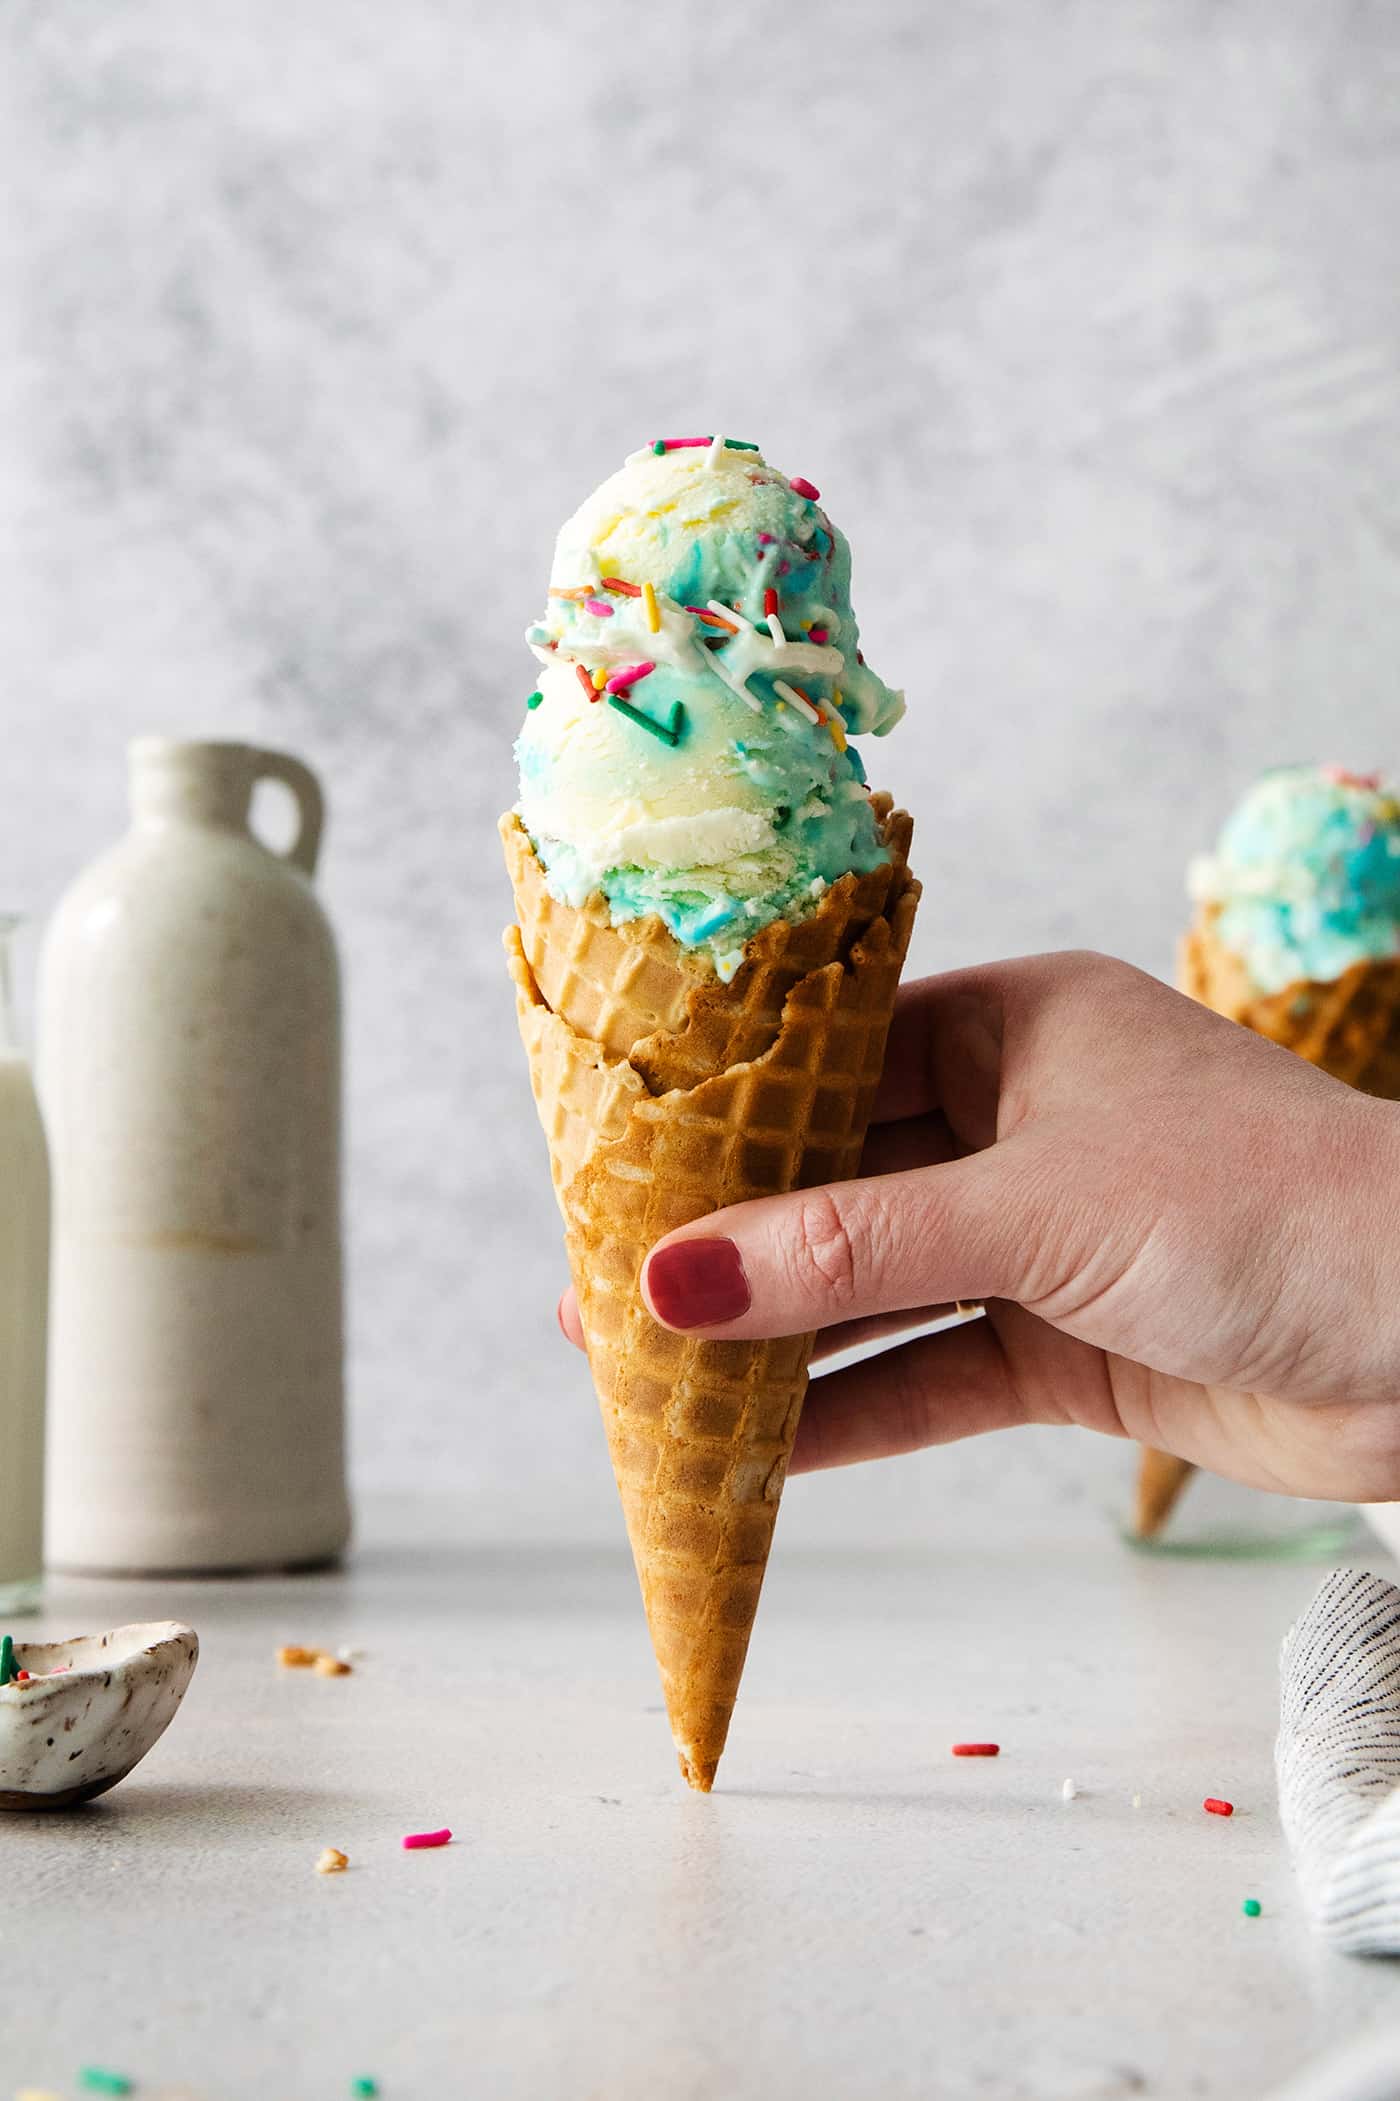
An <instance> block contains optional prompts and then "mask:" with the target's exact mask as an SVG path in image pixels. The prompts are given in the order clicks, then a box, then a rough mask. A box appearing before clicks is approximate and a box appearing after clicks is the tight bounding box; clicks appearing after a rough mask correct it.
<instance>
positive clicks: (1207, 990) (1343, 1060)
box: [1178, 905, 1400, 1101]
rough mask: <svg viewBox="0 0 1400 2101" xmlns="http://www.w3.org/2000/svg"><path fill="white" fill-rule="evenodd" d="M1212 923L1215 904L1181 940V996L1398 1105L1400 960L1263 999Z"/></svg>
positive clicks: (1359, 967)
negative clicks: (1227, 1017) (1182, 994)
mask: <svg viewBox="0 0 1400 2101" xmlns="http://www.w3.org/2000/svg"><path fill="white" fill-rule="evenodd" d="M1218 918H1219V907H1218V906H1217V905H1205V906H1203V907H1202V909H1201V912H1200V914H1199V916H1198V917H1197V920H1196V923H1195V925H1194V926H1192V927H1191V928H1190V930H1189V931H1188V932H1187V934H1186V935H1185V937H1184V938H1183V940H1182V944H1181V955H1180V969H1179V975H1178V982H1179V983H1180V986H1181V989H1182V991H1183V992H1189V993H1190V995H1191V997H1192V998H1193V999H1198V1000H1200V1001H1201V1003H1202V1005H1204V1006H1207V1007H1213V1008H1214V1009H1215V1012H1216V1013H1217V1014H1225V1015H1228V1016H1229V1018H1230V1020H1231V1021H1240V1022H1243V1023H1244V1026H1245V1027H1246V1028H1247V1029H1253V1030H1254V1032H1255V1033H1256V1035H1259V1036H1267V1037H1268V1038H1269V1040H1270V1042H1271V1043H1281V1044H1282V1045H1283V1047H1284V1049H1285V1050H1291V1051H1296V1052H1297V1054H1298V1056H1299V1057H1300V1058H1306V1059H1307V1061H1308V1063H1309V1064H1310V1065H1318V1066H1321V1068H1322V1070H1323V1071H1324V1072H1330V1073H1331V1074H1332V1075H1333V1077H1334V1078H1335V1079H1338V1080H1345V1081H1346V1082H1347V1085H1348V1086H1350V1087H1359V1088H1360V1089H1361V1090H1362V1092H1363V1093H1365V1094H1380V1095H1384V1096H1385V1097H1386V1099H1387V1100H1389V1101H1400V958H1394V957H1387V958H1385V959H1383V960H1379V961H1377V962H1374V963H1353V964H1352V966H1351V968H1350V970H1345V971H1343V973H1342V975H1341V976H1340V977H1339V978H1336V979H1334V980H1332V981H1330V982H1328V981H1325V980H1321V979H1317V978H1299V979H1298V981H1297V982H1296V984H1292V985H1286V986H1285V987H1284V989H1283V991H1282V992H1267V993H1263V992H1259V991H1257V990H1256V989H1255V987H1254V986H1253V984H1252V983H1251V982H1250V978H1249V974H1248V971H1247V970H1246V968H1245V966H1244V963H1243V961H1242V960H1241V958H1240V957H1239V956H1237V955H1235V954H1234V953H1233V952H1232V951H1231V950H1230V949H1227V948H1226V947H1224V946H1223V944H1222V943H1221V940H1220V937H1219V932H1218V930H1217V924H1216V922H1217V920H1218Z"/></svg>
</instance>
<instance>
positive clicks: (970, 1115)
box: [872, 970, 1002, 1146]
mask: <svg viewBox="0 0 1400 2101" xmlns="http://www.w3.org/2000/svg"><path fill="white" fill-rule="evenodd" d="M1001 1030H1002V1011H1001V1000H1000V997H999V996H998V994H997V992H996V990H995V988H994V987H993V985H992V984H991V983H990V982H989V979H988V976H987V973H986V972H984V971H976V970H955V971H949V972H947V973H946V974H945V975H944V976H942V977H934V978H919V979H916V980H915V982H914V983H913V984H912V985H903V986H901V987H900V990H899V994H898V996H897V998H896V1000H895V1007H894V1017H893V1019H892V1020H891V1022H890V1033H889V1040H888V1042H887V1044H886V1046H885V1067H884V1071H883V1073H882V1074H881V1077H880V1087H879V1092H878V1093H877V1095H876V1097H875V1108H874V1112H873V1118H872V1120H873V1121H874V1122H875V1123H899V1122H902V1121H903V1120H904V1119H905V1118H907V1117H911V1116H926V1115H928V1114H929V1113H930V1112H932V1111H935V1110H941V1111H943V1113H944V1114H945V1115H946V1116H947V1117H948V1120H949V1122H950V1123H951V1124H952V1126H953V1129H954V1130H955V1131H956V1132H957V1134H958V1136H959V1137H960V1138H963V1139H965V1140H966V1141H967V1142H968V1143H970V1144H973V1145H979V1146H980V1145H989V1144H990V1143H991V1141H992V1139H993V1138H994V1137H995V1136H996V1104H997V1094H998V1089H999V1086H1000V1080H1001Z"/></svg>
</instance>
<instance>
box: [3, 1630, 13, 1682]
mask: <svg viewBox="0 0 1400 2101" xmlns="http://www.w3.org/2000/svg"><path fill="white" fill-rule="evenodd" d="M14 1675H15V1645H14V1642H13V1640H12V1639H11V1637H10V1636H9V1635H8V1634H6V1635H5V1636H4V1637H3V1638H0V1685H8V1684H9V1682H10V1680H11V1679H12V1678H13V1677H14Z"/></svg>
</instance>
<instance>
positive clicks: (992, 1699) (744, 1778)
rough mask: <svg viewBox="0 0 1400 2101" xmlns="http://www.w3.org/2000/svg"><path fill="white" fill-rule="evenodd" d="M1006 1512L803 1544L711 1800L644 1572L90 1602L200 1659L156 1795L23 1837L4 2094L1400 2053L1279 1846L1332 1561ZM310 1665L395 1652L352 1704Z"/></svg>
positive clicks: (674, 2098) (1372, 1975)
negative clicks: (111, 2073) (1322, 1938)
mask: <svg viewBox="0 0 1400 2101" xmlns="http://www.w3.org/2000/svg"><path fill="white" fill-rule="evenodd" d="M978 1523H979V1524H980V1525H981V1526H982V1528H983V1531H984V1537H983V1538H982V1540H981V1542H980V1544H979V1543H976V1541H977V1526H976V1525H972V1524H969V1527H968V1532H967V1538H966V1540H965V1541H964V1542H963V1543H961V1544H958V1545H955V1546H945V1547H944V1548H942V1549H939V1548H938V1547H936V1546H931V1547H930V1550H929V1552H928V1554H927V1555H926V1556H924V1557H921V1558H919V1559H917V1560H913V1559H910V1558H908V1557H902V1558H899V1559H895V1558H887V1559H882V1558H879V1557H866V1558H852V1557H839V1558H838V1557H832V1558H830V1559H825V1560H817V1559H814V1558H813V1557H812V1556H811V1555H810V1554H808V1553H802V1552H793V1553H790V1554H784V1552H783V1539H782V1527H781V1524H780V1526H779V1531H778V1542H777V1547H776V1549H775V1554H774V1559H773V1563H772V1566H771V1568H770V1573H769V1580H768V1586H767V1590H766V1593H765V1597H764V1601H763V1606H762V1610H761V1613H760V1618H759V1626H758V1631H757V1633H756V1635H755V1639H754V1643H753V1648H752V1652H751V1655H750V1661H749V1668H748V1675H747V1679H746V1683H745V1687H744V1692H743V1696H742V1699H741V1702H740V1707H739V1710H738V1715H737V1718H736V1721H735V1725H734V1729H733V1734H732V1737H731V1742H730V1749H729V1751H728V1754H727V1756H726V1759H725V1762H724V1765H723V1767H722V1769H721V1774H720V1783H719V1787H718V1789H717V1791H716V1793H715V1794H714V1795H713V1796H711V1797H710V1798H708V1799H703V1798H700V1797H697V1796H692V1795H690V1794H688V1793H687V1792H686V1790H685V1789H684V1787H683V1786H682V1785H681V1783H680V1780H679V1778H678V1776H677V1773H676V1770H675V1764H674V1759H673V1756H672V1753H671V1749H670V1743H669V1738H668V1735H667V1731H666V1727H665V1723H664V1720H663V1719H662V1716H661V1714H660V1711H659V1695H658V1692H657V1689H656V1684H655V1678H654V1673H653V1666H652V1662H651V1656H650V1650H649V1647H648V1644H647V1640H646V1635H645V1632H644V1629H643V1624H642V1619H641V1611H640V1606H639V1604H638V1601H637V1597H636V1593H635V1588H634V1581H633V1577H632V1573H631V1569H630V1565H629V1564H628V1563H627V1562H626V1561H625V1559H624V1558H623V1556H622V1555H621V1554H619V1555H617V1556H616V1557H610V1556H606V1555H597V1554H594V1555H583V1554H573V1555H570V1554H566V1553H555V1554H551V1553H550V1552H548V1551H547V1550H541V1551H540V1552H537V1553H525V1552H524V1551H521V1552H519V1553H515V1554H502V1553H499V1552H489V1553H488V1552H483V1551H473V1549H472V1547H471V1545H470V1544H469V1543H467V1542H462V1541H459V1540H458V1539H457V1538H456V1536H455V1532H456V1528H455V1526H454V1523H453V1514H452V1511H451V1509H450V1507H448V1506H446V1505H434V1504H432V1503H428V1504H425V1505H422V1506H416V1507H413V1508H409V1507H408V1506H406V1505H403V1504H398V1505H391V1504H387V1503H386V1504H381V1505H377V1506H372V1507H371V1508H370V1509H369V1511H368V1512H366V1513H364V1515H363V1521H362V1527H361V1543H360V1545H359V1546H358V1548H357V1550H356V1554H355V1558H354V1560H353V1561H352V1563H351V1564H350V1566H349V1567H348V1568H347V1569H346V1570H344V1571H343V1572H340V1573H332V1574H325V1575H319V1576H314V1577H309V1578H301V1579H297V1580H293V1579H278V1580H276V1581H256V1582H243V1583H219V1584H195V1583H188V1582H175V1583H159V1584H156V1583H127V1584H118V1583H110V1582H97V1581H78V1580H76V1579H66V1580H56V1581H55V1582H54V1583H53V1584H52V1586H51V1594H50V1599H49V1604H48V1609H47V1611H46V1614H45V1616H44V1619H43V1621H42V1622H39V1623H35V1622H26V1623H23V1626H20V1625H18V1624H17V1625H16V1627H15V1629H14V1631H15V1632H17V1633H29V1632H31V1631H33V1632H36V1633H37V1631H38V1630H39V1628H40V1627H42V1628H43V1629H44V1630H45V1631H47V1632H50V1633H53V1634H59V1633H69V1632H76V1631H79V1630H80V1629H92V1628H97V1627H100V1626H106V1625H109V1624H114V1623H117V1622H119V1621H122V1620H127V1619H133V1618H145V1617H157V1616H167V1615H169V1616H175V1617H184V1618H188V1619H189V1620H191V1621H192V1622H193V1623H194V1624H195V1625H196V1626H197V1627H198V1629H199V1631H200V1634H201V1636H202V1639H203V1656H202V1660H201V1662H200V1666H199V1669H198V1672H197V1673H196V1676H195V1680H194V1684H193V1687H192V1689H191V1691H190V1694H189V1696H188V1698H187V1700H186V1702H185V1706H184V1709H183V1711H182V1712H181V1713H180V1715H179V1716H178V1717H177V1719H176V1721H175V1723H174V1725H173V1727H172V1728H171V1730H170V1732H169V1734H168V1735H167V1736H166V1738H165V1739H164V1740H163V1741H162V1743H161V1744H159V1745H158V1746H157V1748H156V1750H155V1751H154V1752H153V1753H152V1754H151V1756H150V1757H149V1759H148V1760H147V1762H146V1763H145V1765H144V1766H142V1767H141V1768H140V1770H139V1771H138V1772H137V1773H136V1774H135V1775H134V1776H133V1777H132V1779H130V1780H129V1781H127V1782H126V1783H125V1784H124V1785H123V1786H122V1787H120V1788H119V1789H117V1790H116V1791H115V1792H114V1793H113V1794H112V1795H110V1796H108V1797H106V1798H105V1799H104V1800H103V1801H101V1802H99V1803H97V1804H94V1805H92V1806H91V1807H89V1808H88V1809H86V1810H84V1811H81V1812H77V1813H74V1814H70V1815H66V1816H59V1817H39V1816H11V1817H8V1818H5V1819H3V1820H0V1848H3V1851H0V1861H2V1862H3V1868H4V1876H5V1901H4V1906H3V1911H0V1918H2V1919H3V1933H2V1934H0V1976H2V1977H3V1995H0V1998H2V2001H3V2013H2V2014H0V2065H2V2066H3V2077H2V2078H0V2096H5V2097H7V2096H8V2094H9V2092H10V2089H11V2088H12V2087H13V2088H16V2089H19V2088H23V2087H25V2086H34V2087H38V2088H44V2089H52V2090H53V2091H54V2092H56V2093H60V2094H72V2093H75V2092H76V2091H77V2088H76V2072H77V2068H78V2066H79V2065H80V2064H83V2063H88V2062H98V2063H101V2064H105V2065H108V2066H112V2067H115V2068H117V2069H119V2070H123V2071H126V2072H128V2073H130V2074H132V2075H133V2076H137V2077H139V2079H140V2082H141V2084H140V2089H139V2091H140V2093H141V2094H142V2095H161V2094H167V2093H170V2094H173V2093H174V2092H176V2091H178V2092H179V2093H180V2094H181V2095H182V2096H185V2095H188V2096H190V2097H199V2101H238V2097H243V2096H257V2097H259V2101H340V2097H342V2096H345V2095H347V2094H348V2092H349V2085H350V2080H351V2078H352V2077H353V2076H354V2075H356V2074H363V2073H369V2074H372V2075H374V2076H375V2077H376V2078H377V2079H378V2080H379V2082H380V2087H381V2092H382V2094H383V2095H384V2097H385V2101H410V2097H412V2101H437V2097H449V2101H455V2097H458V2096H460V2097H468V2096H470V2097H476V2096H480V2097H490V2101H517V2097H519V2101H524V2097H530V2101H536V2097H549V2101H554V2097H559V2101H633V2097H636V2101H701V2097H704V2101H710V2097H723V2101H749V2097H754V2101H757V2097H759V2096H763V2097H764V2101H786V2097H789V2096H791V2097H793V2101H796V2097H798V2096H802V2097H804V2101H805V2097H810V2096H816V2097H825V2096H833V2097H846V2096H851V2097H857V2096H858V2097H865V2096H870V2097H879V2101H904V2097H906V2096H907V2097H910V2101H912V2097H914V2096H919V2097H928V2096H937V2097H956V2101H961V2097H963V2096H967V2097H973V2096H977V2097H986V2101H1022V2097H1026V2101H1031V2097H1034V2101H1080V2097H1083V2101H1090V2097H1093V2101H1106V2097H1111V2096H1119V2095H1138V2094H1145V2095H1152V2096H1162V2097H1172V2101H1175V2097H1187V2096H1191V2097H1195V2096H1205V2097H1214V2096H1221V2097H1224V2096H1229V2097H1232V2101H1235V2097H1242V2096H1258V2095H1261V2094H1263V2093H1264V2092H1265V2091H1267V2089H1268V2088H1269V2087H1270V2086H1271V2085H1272V2084H1273V2083H1274V2082H1275V2081H1278V2080H1281V2079H1283V2078H1284V2077H1285V2076H1286V2075H1287V2074H1289V2073H1291V2072H1292V2071H1294V2070H1295V2069H1296V2067H1297V2066H1298V2065H1299V2063H1300V2062H1301V2061H1303V2060H1305V2059H1307V2058H1308V2057H1309V2056H1310V2055H1311V2054H1312V2053H1314V2052H1317V2051H1321V2050H1323V2049H1325V2048H1327V2047H1329V2046H1330V2045H1332V2044H1335V2043H1338V2042H1341V2041H1344V2040H1346V2039H1347V2038H1350V2037H1353V2036H1356V2035H1359V2034H1363V2033H1365V2032H1367V2031H1368V2030H1370V2029H1372V2028H1374V2027H1376V2026H1378V2025H1380V2024H1382V2023H1384V2022H1387V2021H1395V2022H1400V1974H1397V1972H1396V1970H1395V1968H1394V1966H1392V1965H1386V1964H1379V1963H1361V1962H1356V1961H1351V1960H1347V1959H1345V1958H1341V1957H1332V1956H1327V1955H1324V1954H1322V1953H1321V1952H1320V1951H1318V1950H1317V1949H1316V1948H1314V1947H1313V1946H1311V1945H1310V1943H1309V1941H1308V1939H1307V1936H1306V1934H1305V1931H1304V1929H1303V1926H1302V1923H1301V1921H1300V1918H1299V1915H1298V1908H1297V1904H1296V1900H1295V1897H1294V1892H1293V1888H1292V1883H1291V1878H1290V1872H1289V1868H1288V1865H1287V1862H1286V1859H1285V1856H1284V1853H1283V1850H1282V1846H1281V1841H1280V1837H1279V1832H1278V1826H1277V1820H1276V1814H1275V1805H1274V1792H1273V1785H1272V1773H1271V1741H1272V1735H1273V1728H1274V1719H1275V1714H1276V1706H1277V1694H1276V1656H1277V1650H1278V1644H1279V1640H1280V1638H1281V1636H1282V1634H1283V1632H1284V1630H1285V1628H1286V1627H1287V1625H1288V1623H1289V1621H1290V1619H1291V1617H1292V1616H1293V1615H1294V1613H1295V1612H1296V1611H1297V1609H1298V1608H1299V1606H1300V1605H1301V1604H1302V1603H1303V1601H1304V1600H1305V1598H1306V1597H1307V1596H1308V1595H1309V1594H1310V1592H1311V1589H1312V1587H1313V1585H1314V1584H1315V1582H1316V1581H1317V1579H1318V1574H1319V1571H1318V1570H1317V1569H1314V1568H1303V1567H1298V1566H1296V1565H1293V1566H1289V1565H1265V1564H1248V1565H1234V1566H1231V1565H1221V1564H1199V1563H1182V1562H1170V1561H1161V1560H1152V1559H1143V1558H1139V1557H1136V1556H1134V1555H1131V1554H1129V1553H1127V1552H1125V1551H1124V1550H1123V1549H1122V1548H1121V1547H1119V1546H1118V1545H1117V1544H1116V1543H1115V1542H1114V1541H1113V1540H1112V1539H1111V1538H1110V1537H1108V1536H1107V1535H1106V1534H1103V1535H1097V1536H1095V1537H1094V1538H1092V1539H1084V1540H1079V1541H1075V1542H1068V1543H1067V1542H1061V1543H1060V1545H1059V1546H1058V1547H1056V1548H1044V1549H1042V1548H1039V1547H1037V1548H1035V1549H1034V1550H1032V1549H1030V1548H1028V1547H1026V1546H1025V1545H1022V1546H1020V1547H1017V1546H1016V1544H1015V1543H1014V1542H1012V1541H1010V1540H1002V1539H999V1538H998V1537H997V1536H996V1533H997V1527H996V1523H995V1513H992V1512H987V1513H983V1514H982V1516H981V1518H980V1519H979V1520H978ZM1376 1565H1377V1566H1378V1567H1381V1568H1386V1567H1393V1564H1389V1563H1388V1562H1387V1560H1386V1558H1385V1557H1384V1555H1383V1554H1381V1553H1380V1550H1379V1549H1378V1550H1377V1555H1376ZM283 1641H301V1642H308V1643H324V1644H327V1645H335V1644H339V1643H353V1644H357V1645H360V1646H362V1647H363V1649H364V1650H365V1655H364V1657H363V1660H362V1661H361V1662H360V1663H359V1664H358V1666H357V1668H356V1671H355V1674H354V1676H352V1677H350V1678H348V1679H341V1680H327V1679H322V1678H319V1677H316V1676H313V1675H311V1674H309V1673H303V1672H286V1671H281V1670H279V1669H278V1668H277V1667H276V1665H275V1662H274V1658H273V1651H274V1648H275V1647H276V1645H277V1644H278V1643H280V1642H283ZM959 1738H995V1739H998V1740H999V1741H1000V1743H1001V1745H1002V1747H1003V1748H1002V1755H1001V1756H1000V1758H998V1759H996V1760H983V1759H978V1760H959V1759H954V1758H952V1757H951V1756H950V1755H949V1746H950V1745H951V1743H952V1742H953V1741H954V1740H955V1739H959ZM1067 1776H1072V1777H1073V1778H1074V1779H1075V1781H1076V1782H1077V1783H1078V1785H1079V1787H1080V1789H1081V1791H1082V1792H1081V1794H1080V1796H1079V1798H1078V1799H1077V1800H1075V1801H1072V1802H1069V1803H1066V1802H1064V1801H1063V1800H1062V1799H1061V1786H1062V1783H1063V1781H1064V1780H1065V1778H1066V1777H1067ZM1207 1794H1220V1795H1225V1796H1228V1797H1230V1798H1231V1799H1232V1800H1233V1801H1234V1802H1235V1804H1236V1805H1237V1808H1236V1814H1235V1816H1234V1817H1233V1818H1231V1819H1229V1820H1228V1821H1227V1820H1225V1819H1222V1818H1218V1817H1211V1816H1206V1815H1204V1814H1203V1813H1202V1810H1201V1801H1202V1797H1203V1796H1205V1795H1207ZM1134 1795H1140V1796H1141V1806H1140V1807H1136V1808H1135V1807H1134V1806H1133V1797H1134ZM444 1823H446V1824H450V1825H451V1826H452V1828H453V1830H454V1832H455V1833H456V1838H455V1842H454V1843H453V1845H452V1846H451V1847H450V1848H448V1849H446V1850H444V1851H441V1852H431V1853H404V1852H403V1851H402V1850H401V1849H400V1846H399V1839H400V1837H401V1835H402V1834H403V1833H404V1832H406V1831H410V1830H414V1829H422V1828H425V1827H429V1826H436V1825H440V1824H444ZM326 1845H337V1846H339V1847H341V1848H342V1849H343V1850H344V1851H345V1852H347V1853H348V1854H349V1856H350V1859H351V1863H352V1864H351V1868H350V1871H349V1872H348V1873H347V1874H344V1875H341V1876H335V1877H328V1878H322V1877H319V1876H317V1875H316V1874H314V1873H313V1863H314V1861H315V1859H316V1856H317V1854H318V1853H319V1852H320V1850H321V1848H322V1847H323V1846H326ZM1251 1895H1252V1896H1256V1897H1258V1898H1259V1900H1260V1902H1261V1903H1262V1905H1263V1915H1262V1917H1261V1918H1259V1919H1256V1920H1249V1919H1246V1918H1244V1917H1243V1916H1242V1915H1241V1910H1240V1905H1241V1901H1242V1899H1243V1898H1245V1897H1246V1896H1251ZM7 2082H8V2084H7Z"/></svg>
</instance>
